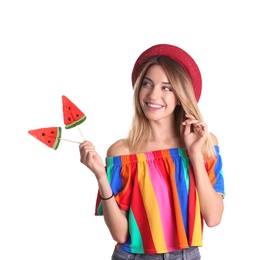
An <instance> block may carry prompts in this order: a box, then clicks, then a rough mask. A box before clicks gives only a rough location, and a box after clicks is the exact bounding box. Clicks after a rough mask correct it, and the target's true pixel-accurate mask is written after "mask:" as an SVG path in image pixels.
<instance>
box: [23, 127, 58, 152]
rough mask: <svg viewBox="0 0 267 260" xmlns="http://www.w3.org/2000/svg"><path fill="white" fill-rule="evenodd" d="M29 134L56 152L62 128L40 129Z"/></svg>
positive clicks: (30, 131)
mask: <svg viewBox="0 0 267 260" xmlns="http://www.w3.org/2000/svg"><path fill="white" fill-rule="evenodd" d="M28 133H29V134H30V135H32V136H33V137H35V138H36V139H38V140H39V141H40V142H42V143H44V144H45V145H47V146H48V147H50V148H52V149H54V150H56V149H57V148H58V146H59V143H60V138H61V127H45V128H38V129H33V130H29V131H28Z"/></svg>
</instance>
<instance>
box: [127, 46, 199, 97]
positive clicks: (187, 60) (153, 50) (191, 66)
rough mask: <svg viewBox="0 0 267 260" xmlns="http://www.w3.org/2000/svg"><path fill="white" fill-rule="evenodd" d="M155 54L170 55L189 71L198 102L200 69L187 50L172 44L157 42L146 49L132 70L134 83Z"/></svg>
mask: <svg viewBox="0 0 267 260" xmlns="http://www.w3.org/2000/svg"><path fill="white" fill-rule="evenodd" d="M155 56H168V57H170V58H172V59H174V60H175V61H177V62H178V63H179V64H181V65H182V67H183V68H184V69H185V70H186V71H187V73H188V74H189V76H190V78H191V81H192V85H193V88H194V92H195V97H196V100H197V102H198V101H199V99H200V95H201V90H202V78H201V73H200V70H199V68H198V66H197V64H196V62H195V61H194V60H193V58H192V57H191V56H190V55H189V54H188V53H187V52H185V51H184V50H183V49H181V48H179V47H177V46H174V45H170V44H157V45H154V46H152V47H150V48H149V49H147V50H145V51H144V52H143V53H142V54H141V55H140V56H139V57H138V59H137V60H136V62H135V64H134V67H133V71H132V85H133V86H134V84H135V81H136V79H137V76H138V75H139V73H140V71H141V69H142V67H143V66H144V64H145V63H146V62H147V61H148V60H149V59H151V58H153V57H155Z"/></svg>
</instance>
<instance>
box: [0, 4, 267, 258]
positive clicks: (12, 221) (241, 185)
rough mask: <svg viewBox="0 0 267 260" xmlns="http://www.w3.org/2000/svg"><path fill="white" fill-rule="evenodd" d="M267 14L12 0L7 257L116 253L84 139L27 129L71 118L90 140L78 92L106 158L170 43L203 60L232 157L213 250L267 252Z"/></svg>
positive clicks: (1, 241)
mask: <svg viewBox="0 0 267 260" xmlns="http://www.w3.org/2000/svg"><path fill="white" fill-rule="evenodd" d="M266 25H267V16H266V8H265V1H258V0H254V1H234V0H233V1H211V0H210V1H197V0H196V1H168V0H165V1H157V0H153V1H152V0H151V1H145V0H142V1H141V0H135V1H125V0H124V1H123V0H120V1H118V0H117V1H108V0H105V1H79V0H76V1H68V0H65V1H59V0H53V1H52V0H46V1H37V0H36V1H33V0H32V1H29V0H24V1H12V0H6V1H5V0H3V1H1V3H0V86H1V95H0V108H1V127H0V131H1V132H0V133H1V142H0V149H1V157H0V161H1V163H0V167H1V168H0V259H1V260H11V259H12V260H20V259H27V260H36V259H38V260H43V259H44V260H47V259H49V260H55V259H56V260H60V259H64V260H77V259H79V260H85V259H101V260H102V259H103V260H106V259H110V256H111V252H112V250H113V247H114V241H113V240H112V238H111V236H110V235H109V233H108V230H107V228H106V226H105V224H104V221H103V218H102V217H95V216H94V206H95V198H96V192H97V183H96V181H95V177H94V176H93V174H92V173H91V172H90V171H89V170H88V169H87V168H86V167H85V166H84V165H82V164H81V163H80V161H79V159H80V158H79V151H78V144H75V143H71V142H67V141H61V143H60V145H59V148H58V149H57V150H55V151H54V150H53V149H50V148H48V147H47V146H45V145H44V144H42V143H41V142H39V141H38V140H36V139H35V138H33V137H32V136H31V135H29V134H28V132H27V131H28V130H30V129H36V128H41V127H50V126H61V127H62V137H63V138H66V139H71V140H75V141H82V140H83V139H82V136H81V134H80V133H79V131H78V128H74V129H69V130H66V129H65V128H64V123H63V116H62V101H61V96H62V95H66V96H67V97H68V98H69V99H70V100H72V101H73V102H74V103H75V104H76V105H77V106H78V107H79V108H80V109H81V110H82V111H83V112H84V113H85V114H86V116H87V120H86V121H85V122H84V123H83V124H82V125H80V127H79V129H80V130H81V132H82V134H83V136H84V137H85V138H86V139H89V140H91V141H93V142H94V144H95V146H96V148H97V150H98V152H99V153H100V155H101V157H102V158H103V160H104V158H105V152H106V149H107V147H108V146H109V145H110V144H111V143H113V142H114V141H116V140H117V139H119V138H122V137H124V136H125V134H126V133H127V130H128V127H129V124H130V121H131V117H132V106H131V104H132V88H131V70H132V67H133V64H134V62H135V60H136V58H137V57H138V55H139V54H140V53H141V52H142V51H144V50H145V49H146V48H148V47H150V46H151V45H154V44H158V43H169V44H174V45H178V46H180V47H182V48H183V49H184V50H186V51H187V52H188V53H190V55H191V56H192V57H193V58H194V59H195V60H196V62H197V63H198V65H199V67H200V70H201V72H202V77H203V91H202V96H201V100H200V102H199V106H200V108H201V110H202V113H203V115H204V118H205V120H206V122H207V123H208V125H209V129H210V131H211V132H213V133H214V134H215V135H216V136H217V138H218V139H219V143H220V147H221V153H222V157H223V161H224V175H225V186H226V192H227V195H226V198H225V212H224V215H223V220H222V223H221V224H220V225H219V226H217V227H215V228H211V229H210V228H207V227H205V228H204V245H203V248H201V253H202V259H204V260H225V259H230V260H232V259H264V258H265V259H267V256H263V255H264V254H265V251H266V250H265V244H266V231H267V229H266V218H267V215H266V200H265V196H266V192H264V189H265V188H266V184H265V183H266V181H265V180H266V177H265V175H266V171H267V170H266V151H265V147H266V130H265V128H264V125H265V123H266V122H265V121H266V115H265V114H266V105H265V104H266V94H265V91H266V79H267V76H266V75H267V72H266V71H267V67H266V59H267V51H266V46H267V40H266ZM96 254H99V255H100V256H98V257H97V258H94V257H95V256H96ZM265 255H266V254H265Z"/></svg>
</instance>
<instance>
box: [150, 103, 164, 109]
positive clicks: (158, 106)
mask: <svg viewBox="0 0 267 260" xmlns="http://www.w3.org/2000/svg"><path fill="white" fill-rule="evenodd" d="M147 105H148V106H149V107H153V108H161V107H162V106H160V105H154V104H147Z"/></svg>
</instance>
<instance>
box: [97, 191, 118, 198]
mask: <svg viewBox="0 0 267 260" xmlns="http://www.w3.org/2000/svg"><path fill="white" fill-rule="evenodd" d="M99 196H100V199H101V200H109V199H111V198H112V197H113V196H114V192H113V191H112V195H111V196H110V197H108V198H102V197H101V195H100V194H99Z"/></svg>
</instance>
